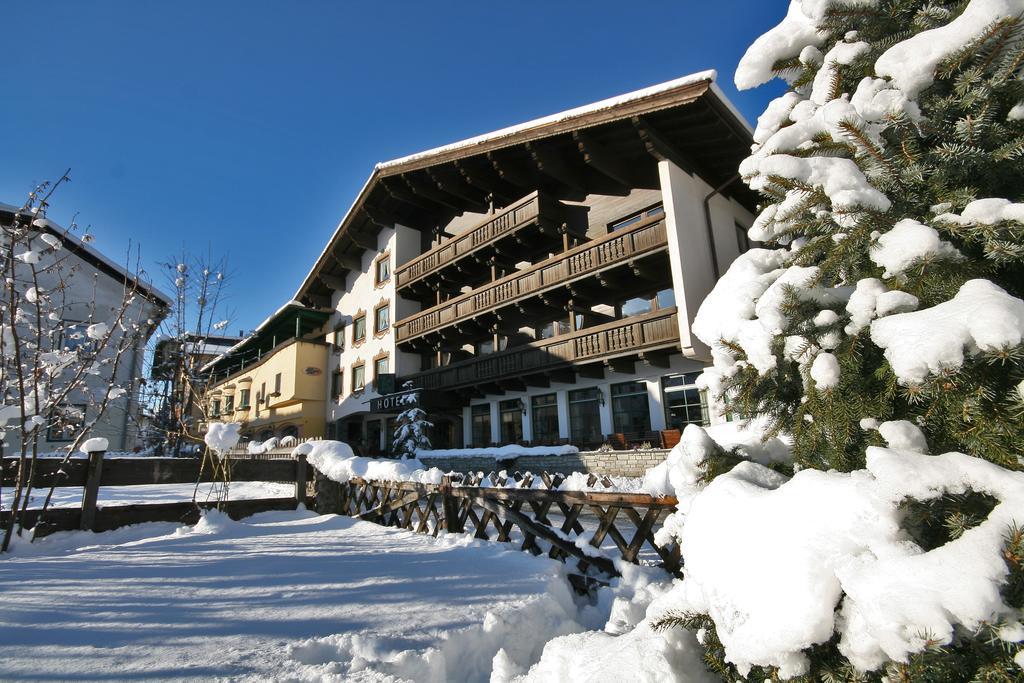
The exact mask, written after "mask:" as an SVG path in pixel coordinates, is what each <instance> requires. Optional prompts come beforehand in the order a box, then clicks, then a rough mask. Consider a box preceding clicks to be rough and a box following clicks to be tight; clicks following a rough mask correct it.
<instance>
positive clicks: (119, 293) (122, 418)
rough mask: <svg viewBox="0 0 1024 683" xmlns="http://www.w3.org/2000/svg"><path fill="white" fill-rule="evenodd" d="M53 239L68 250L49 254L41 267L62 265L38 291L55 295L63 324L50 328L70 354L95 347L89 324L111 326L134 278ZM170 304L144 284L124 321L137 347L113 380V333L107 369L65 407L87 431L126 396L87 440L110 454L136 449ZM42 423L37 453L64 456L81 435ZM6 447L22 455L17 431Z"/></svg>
mask: <svg viewBox="0 0 1024 683" xmlns="http://www.w3.org/2000/svg"><path fill="white" fill-rule="evenodd" d="M54 234H55V235H56V236H57V237H59V239H60V240H61V241H62V242H63V243H64V247H63V249H61V250H60V251H58V252H49V253H48V255H46V256H44V259H46V258H50V259H53V258H59V259H62V261H61V265H60V266H59V272H53V270H50V271H47V272H44V271H43V269H44V268H45V267H46V266H47V261H45V260H44V261H43V262H42V263H40V265H39V268H40V288H41V289H42V290H43V291H45V292H50V296H51V306H50V308H51V309H52V310H54V311H55V312H56V313H57V314H58V315H59V316H60V321H59V322H54V323H51V324H52V325H53V326H54V327H58V328H60V327H62V328H63V331H62V333H58V334H56V335H55V336H56V337H57V339H55V342H56V343H59V344H62V346H63V347H65V348H68V347H73V346H75V345H77V344H80V343H88V342H89V341H90V340H89V339H87V338H86V336H85V328H86V327H87V326H88V325H90V324H92V323H97V322H104V323H107V324H108V325H111V326H114V322H115V318H116V316H117V313H118V311H119V310H120V308H121V304H122V301H123V300H124V297H125V295H126V294H125V290H126V284H125V281H126V280H125V279H126V278H128V281H129V282H131V281H133V280H134V276H132V275H130V274H128V273H126V271H125V270H124V269H123V268H122V267H120V266H118V265H117V264H115V263H113V262H111V261H110V260H109V259H107V258H105V257H104V256H103V255H102V254H100V253H98V252H97V251H95V250H94V249H92V248H91V247H89V246H87V245H85V244H83V243H81V242H80V241H78V240H77V239H76V238H74V237H73V236H70V235H65V234H61V233H60V232H55V233H54ZM40 244H42V242H41V241H40ZM50 263H53V261H50ZM62 281H63V284H62ZM170 303H171V302H170V298H169V297H167V296H166V295H164V294H161V293H159V292H157V291H156V290H154V289H153V288H152V287H150V286H149V285H147V284H142V283H140V285H139V289H138V290H137V291H136V293H135V294H134V296H133V297H132V299H131V301H130V303H129V304H128V306H127V308H126V310H125V313H124V316H123V324H124V325H125V326H126V327H132V326H134V325H138V326H139V330H140V335H139V338H138V340H137V341H136V342H135V344H134V346H132V347H130V348H128V349H126V350H125V351H124V352H123V353H122V354H121V357H120V359H119V361H118V364H117V369H116V372H114V373H113V375H111V371H110V370H109V368H111V366H112V364H113V359H114V356H115V349H116V346H117V338H118V332H117V331H116V328H115V332H114V335H113V337H112V338H111V341H110V342H109V343H108V345H107V347H106V348H105V349H103V350H102V351H101V352H100V354H99V356H98V358H99V360H100V361H101V363H103V365H102V366H101V370H100V372H99V374H97V375H88V376H86V377H85V379H84V380H83V384H84V387H83V388H80V389H78V390H76V391H75V392H73V393H72V394H70V395H69V396H68V397H67V399H66V401H65V402H64V405H65V406H67V407H69V408H71V409H72V410H75V411H81V413H82V420H83V421H84V422H83V424H88V423H89V422H92V421H93V420H94V419H96V417H97V413H98V410H99V403H100V402H101V401H102V399H103V397H104V396H105V395H106V394H107V391H108V390H109V389H110V388H111V387H116V388H118V389H123V390H124V393H123V394H122V395H120V396H118V397H116V398H111V399H110V400H109V401H108V404H107V407H106V410H105V412H104V413H103V415H102V416H101V417H100V418H99V420H98V421H97V422H96V424H95V425H94V426H93V427H92V428H91V429H90V430H89V433H88V436H90V437H103V438H106V439H107V441H108V442H109V447H110V450H111V451H130V450H132V449H133V448H135V447H136V446H137V445H139V432H140V430H141V409H140V404H139V388H140V380H141V376H142V372H143V359H144V355H145V347H146V343H147V341H148V339H149V337H150V336H151V335H152V333H153V331H154V330H155V329H156V328H157V326H158V325H159V324H160V321H161V320H162V319H163V318H164V317H165V316H166V312H167V308H168V306H169V305H170ZM58 385H59V382H58ZM43 417H44V418H45V419H47V423H48V424H47V427H45V428H43V429H44V431H43V432H42V437H41V438H40V440H39V452H41V453H48V452H56V451H60V450H62V449H66V448H67V447H68V446H69V445H70V444H71V440H70V439H69V438H66V437H67V436H68V435H69V434H70V433H75V435H76V436H77V432H74V429H73V428H70V429H67V430H62V429H60V428H57V427H55V426H54V425H53V424H52V423H53V422H54V420H53V416H43ZM8 426H10V425H8ZM5 441H6V444H5V445H4V446H3V452H4V453H5V454H10V453H16V452H18V451H19V449H20V439H19V435H18V430H8V431H7V432H6V435H5Z"/></svg>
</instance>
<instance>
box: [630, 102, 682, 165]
mask: <svg viewBox="0 0 1024 683" xmlns="http://www.w3.org/2000/svg"><path fill="white" fill-rule="evenodd" d="M632 122H633V128H635V129H636V132H637V134H638V135H639V136H640V140H641V142H643V143H644V148H645V149H646V150H647V153H648V154H650V155H651V156H652V157H654V158H655V159H657V160H658V161H671V162H672V163H673V164H675V165H676V166H678V167H679V168H681V169H682V170H684V171H686V172H687V173H693V172H694V171H695V170H696V168H697V164H696V163H694V161H693V159H692V158H691V157H690V155H689V154H686V153H684V152H683V151H682V150H680V149H679V148H678V147H676V146H675V145H673V144H672V143H671V142H669V141H668V139H667V138H666V137H665V136H664V135H662V134H661V133H660V132H658V130H657V129H656V128H655V127H654V126H653V125H652V124H651V123H650V121H648V120H646V119H644V118H643V117H641V116H634V117H633V118H632Z"/></svg>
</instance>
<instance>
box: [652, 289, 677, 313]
mask: <svg viewBox="0 0 1024 683" xmlns="http://www.w3.org/2000/svg"><path fill="white" fill-rule="evenodd" d="M654 301H655V302H656V303H657V304H658V310H659V311H660V310H664V309H666V308H672V307H674V306H675V305H676V290H674V289H671V288H670V289H663V290H661V291H660V292H658V294H657V295H656V296H655V297H654Z"/></svg>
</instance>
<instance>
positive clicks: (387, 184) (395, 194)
mask: <svg viewBox="0 0 1024 683" xmlns="http://www.w3.org/2000/svg"><path fill="white" fill-rule="evenodd" d="M380 185H381V187H383V188H384V190H385V191H386V192H387V193H388V194H389V195H391V198H392V199H394V200H395V201H397V202H402V203H403V204H408V205H409V206H411V207H413V208H414V209H419V210H424V211H428V212H429V213H431V214H436V213H438V206H437V204H436V203H434V202H430V201H427V200H425V199H422V198H421V197H417V196H416V195H415V194H414V193H412V192H410V191H409V189H408V186H407V185H406V184H405V182H404V181H403V180H402V179H401V178H382V179H381V181H380Z"/></svg>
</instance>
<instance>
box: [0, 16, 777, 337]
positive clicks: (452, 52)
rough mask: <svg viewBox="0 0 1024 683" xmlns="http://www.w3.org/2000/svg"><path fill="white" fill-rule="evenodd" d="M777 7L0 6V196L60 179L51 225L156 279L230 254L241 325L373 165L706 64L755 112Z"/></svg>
mask: <svg viewBox="0 0 1024 683" xmlns="http://www.w3.org/2000/svg"><path fill="white" fill-rule="evenodd" d="M786 5H787V3H786V2H785V1H784V0H766V1H765V2H751V1H750V0H719V1H718V2H712V3H706V2H693V1H692V0H675V1H674V2H662V1H656V2H636V1H635V0H634V1H632V2H606V1H604V0H589V1H584V0H579V1H575V2H551V1H548V2H518V3H512V2H481V1H480V0H476V1H475V2H443V1H436V2H412V1H409V2H383V1H372V2H341V1H335V2H326V1H321V2H314V1H312V0H309V1H303V2H283V1H281V2H269V1H262V2H212V1H207V2H196V1H193V0H176V1H175V2H163V3H157V2H137V1H135V0H132V1H124V2H114V1H104V0H96V1H93V2H78V1H70V0H65V1H60V0H58V1H55V2H47V3H40V2H20V1H11V0H9V1H8V2H7V3H5V7H4V11H3V16H4V25H5V26H6V27H7V30H6V31H5V36H4V58H3V59H2V60H0V84H2V85H3V87H4V92H5V93H8V95H9V96H8V97H6V98H5V103H4V106H3V107H0V144H2V149H3V162H4V163H3V164H0V202H6V203H11V204H20V203H21V202H22V201H23V200H24V197H25V195H26V193H27V192H28V191H29V190H30V189H31V188H32V187H33V185H34V184H35V183H36V182H38V181H40V180H43V179H55V178H57V177H59V176H60V174H61V173H62V172H63V171H64V169H65V168H67V167H71V168H72V179H73V180H72V183H71V184H70V185H68V186H67V187H65V188H62V189H61V190H60V191H59V193H58V194H57V195H56V197H55V201H54V206H53V209H52V210H51V213H50V216H51V217H52V218H54V219H56V220H58V221H61V222H64V223H67V222H69V221H70V219H71V216H72V215H73V214H74V213H76V212H77V213H78V215H79V222H80V223H81V224H90V225H91V226H92V230H93V232H94V233H95V235H96V237H97V241H96V246H97V247H98V248H100V249H101V250H103V251H104V252H106V253H107V254H108V255H110V256H111V257H114V258H120V257H122V256H123V254H124V252H125V248H126V247H127V245H128V243H129V241H133V242H135V243H139V244H141V247H142V255H143V263H144V265H145V267H146V268H147V270H148V271H149V273H150V275H151V278H152V279H153V280H154V281H155V282H156V283H157V284H158V285H163V284H164V283H163V277H162V276H161V275H160V274H159V273H158V272H157V270H158V268H157V267H156V265H155V264H156V263H158V262H161V261H165V260H166V259H168V258H169V257H170V256H171V255H172V254H174V253H177V252H180V251H181V249H182V247H183V246H185V247H186V248H187V249H188V250H189V251H191V252H194V253H201V254H206V253H210V254H212V255H214V256H220V255H225V256H227V258H228V260H229V263H230V266H231V267H230V269H229V272H230V275H231V302H230V307H231V309H232V310H233V312H234V313H235V317H234V322H233V324H232V325H231V329H232V330H238V329H240V328H251V327H253V326H254V325H256V324H257V323H259V322H260V321H261V320H262V319H263V318H264V317H265V316H266V315H267V314H268V313H270V312H272V311H273V310H274V309H275V308H277V307H278V305H280V304H281V303H283V302H284V301H286V300H287V299H288V298H290V297H291V295H292V294H293V293H294V291H295V289H296V288H297V286H298V284H299V282H300V281H301V279H302V277H303V276H304V275H305V273H306V272H307V270H308V268H309V267H310V266H311V265H312V263H313V260H314V259H315V258H316V256H317V255H318V254H319V253H320V251H321V249H322V248H323V246H324V244H325V242H326V241H327V239H328V237H329V236H330V234H331V232H332V231H333V230H334V227H335V226H336V224H337V222H338V220H339V219H340V218H341V216H342V215H343V213H344V211H345V210H346V209H347V208H348V206H349V204H350V203H351V201H352V199H353V198H354V197H355V194H356V193H357V192H358V190H359V188H360V187H361V186H362V184H363V182H364V181H365V180H366V178H367V176H368V175H369V173H370V170H371V168H372V167H373V164H374V163H376V162H377V161H383V160H387V159H391V158H395V157H399V156H404V155H406V154H410V153H412V152H416V151H419V150H421V149H426V148H430V147H434V146H436V145H440V144H444V143H447V142H451V141H454V140H459V139H462V138H465V137H469V136H472V135H476V134H479V133H484V132H487V131H490V130H494V129H497V128H501V127H503V126H507V125H511V124H515V123H519V122H521V121H524V120H528V119H532V118H536V117H538V116H543V115H546V114H551V113H554V112H557V111H561V110H563V109H567V108H570V107H574V106H578V105H581V104H586V103H588V102H592V101H595V100H599V99H602V98H605V97H609V96H612V95H616V94H619V93H623V92H627V91H630V90H635V89H637V88H641V87H644V86H647V85H651V84H653V83H659V82H662V81H666V80H669V79H672V78H676V77H678V76H681V75H684V74H687V73H691V72H694V71H699V70H703V69H708V68H714V69H717V70H718V72H719V85H720V86H721V87H722V88H723V90H724V91H725V92H726V94H727V95H728V96H729V97H730V98H731V99H732V100H733V102H734V103H735V104H736V105H737V106H738V108H739V109H740V111H741V112H743V114H744V115H745V116H746V117H747V118H748V120H751V121H753V120H755V119H756V117H757V115H758V114H759V113H760V112H761V111H762V110H763V108H764V106H765V104H766V103H767V102H768V100H769V99H770V98H771V97H773V96H775V95H776V94H777V93H778V92H779V90H780V88H779V86H778V84H777V83H776V84H775V85H774V86H770V87H764V88H760V89H759V90H757V91H753V92H744V93H737V92H736V90H735V88H734V86H733V85H732V74H733V70H734V69H735V66H736V63H737V61H738V60H739V58H740V56H741V55H742V54H743V52H744V50H745V49H746V47H747V46H748V45H749V44H750V42H751V41H752V40H753V39H754V38H756V37H757V36H758V35H760V34H761V33H763V32H764V31H765V30H767V29H768V28H769V27H771V26H773V25H774V24H775V23H777V22H778V20H779V19H780V18H781V17H782V15H783V14H784V12H785V7H786ZM12 27H21V28H20V29H19V30H12ZM15 93H16V97H12V96H11V95H14V94H15Z"/></svg>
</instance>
